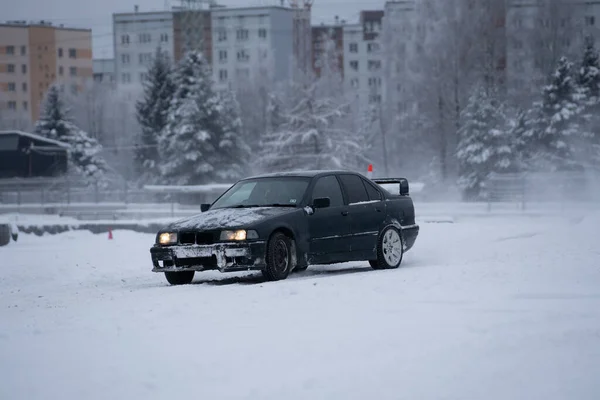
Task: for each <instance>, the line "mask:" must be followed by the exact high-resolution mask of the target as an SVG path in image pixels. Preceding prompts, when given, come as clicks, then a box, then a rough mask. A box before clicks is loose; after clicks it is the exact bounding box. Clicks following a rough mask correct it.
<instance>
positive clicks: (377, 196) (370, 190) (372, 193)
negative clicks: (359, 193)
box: [363, 179, 381, 201]
mask: <svg viewBox="0 0 600 400" xmlns="http://www.w3.org/2000/svg"><path fill="white" fill-rule="evenodd" d="M363 183H364V184H365V188H367V194H368V195H369V200H371V201H374V200H381V193H380V192H379V190H377V189H375V186H373V184H372V183H371V182H368V181H365V180H364V179H363Z"/></svg>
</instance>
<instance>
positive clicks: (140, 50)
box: [113, 8, 175, 86]
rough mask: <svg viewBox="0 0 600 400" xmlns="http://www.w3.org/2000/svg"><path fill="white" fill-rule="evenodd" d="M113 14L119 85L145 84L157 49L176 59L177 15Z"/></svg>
mask: <svg viewBox="0 0 600 400" xmlns="http://www.w3.org/2000/svg"><path fill="white" fill-rule="evenodd" d="M137 10H138V9H137V8H136V10H135V11H134V12H133V13H120V14H113V40H114V43H113V45H114V63H115V67H114V71H115V78H116V81H117V84H119V85H134V86H139V85H141V82H142V80H143V79H144V76H145V75H146V73H147V71H148V67H149V66H150V64H151V62H152V60H153V58H154V54H155V53H156V49H157V48H160V49H161V50H163V51H164V52H166V53H167V54H168V56H169V57H170V58H171V59H172V60H173V59H175V57H174V56H175V44H174V18H173V12H171V11H161V12H138V11H137Z"/></svg>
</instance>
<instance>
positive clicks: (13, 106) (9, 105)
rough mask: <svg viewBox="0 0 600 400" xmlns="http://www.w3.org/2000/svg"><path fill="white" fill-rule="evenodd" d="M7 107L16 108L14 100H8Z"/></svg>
mask: <svg viewBox="0 0 600 400" xmlns="http://www.w3.org/2000/svg"><path fill="white" fill-rule="evenodd" d="M8 109H9V110H16V109H17V102H16V101H9V102H8Z"/></svg>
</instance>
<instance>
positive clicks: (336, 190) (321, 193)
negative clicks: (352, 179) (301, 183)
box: [312, 175, 344, 207]
mask: <svg viewBox="0 0 600 400" xmlns="http://www.w3.org/2000/svg"><path fill="white" fill-rule="evenodd" d="M320 197H329V199H330V207H340V206H343V205H344V197H343V196H342V189H341V188H340V184H339V182H338V180H337V179H336V177H335V176H333V175H330V176H324V177H322V178H319V180H317V183H316V184H315V187H314V189H313V195H312V199H313V200H314V199H318V198H320Z"/></svg>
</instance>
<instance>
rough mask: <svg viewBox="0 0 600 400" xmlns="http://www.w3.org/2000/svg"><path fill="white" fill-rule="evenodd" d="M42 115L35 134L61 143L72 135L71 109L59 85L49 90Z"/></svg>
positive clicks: (36, 125)
mask: <svg viewBox="0 0 600 400" xmlns="http://www.w3.org/2000/svg"><path fill="white" fill-rule="evenodd" d="M40 114H41V115H40V118H39V120H38V121H37V122H36V124H35V128H34V132H35V133H37V134H38V135H41V136H44V137H47V138H48V139H53V140H59V141H63V140H64V139H65V138H66V137H67V136H68V135H69V134H70V129H71V127H72V125H71V124H72V123H73V121H72V120H71V118H70V117H69V115H68V114H69V109H68V108H67V106H66V104H65V101H64V99H63V95H62V93H61V89H60V87H59V86H58V85H52V86H50V87H49V88H48V92H47V93H46V98H45V100H44V103H43V109H42V112H41V113H40Z"/></svg>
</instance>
